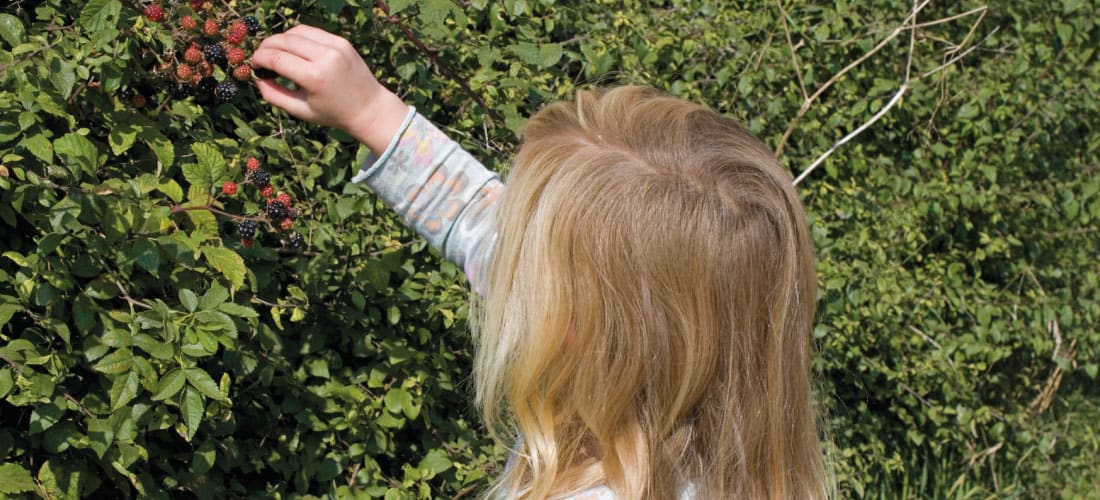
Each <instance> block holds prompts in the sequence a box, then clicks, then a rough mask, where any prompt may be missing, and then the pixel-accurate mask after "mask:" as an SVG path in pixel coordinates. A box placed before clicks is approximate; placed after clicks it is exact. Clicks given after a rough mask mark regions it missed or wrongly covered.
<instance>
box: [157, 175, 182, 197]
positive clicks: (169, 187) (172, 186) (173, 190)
mask: <svg viewBox="0 0 1100 500" xmlns="http://www.w3.org/2000/svg"><path fill="white" fill-rule="evenodd" d="M157 190H158V191H160V192H162V193H164V195H165V196H167V197H168V199H170V200H172V201H174V202H177V203H178V202H179V201H180V200H183V188H181V187H180V185H179V183H177V182H176V181H174V180H172V179H161V181H160V184H158V185H157Z"/></svg>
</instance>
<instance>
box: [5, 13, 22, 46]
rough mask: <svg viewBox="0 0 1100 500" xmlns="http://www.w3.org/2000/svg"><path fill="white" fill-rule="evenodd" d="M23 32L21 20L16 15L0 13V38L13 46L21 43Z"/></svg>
mask: <svg viewBox="0 0 1100 500" xmlns="http://www.w3.org/2000/svg"><path fill="white" fill-rule="evenodd" d="M25 32H26V30H25V29H24V28H23V21H20V20H19V18H18V17H15V16H13V15H11V14H0V38H3V39H4V41H6V42H8V45H11V46H12V47H15V46H16V45H19V44H21V43H23V34H24V33H25Z"/></svg>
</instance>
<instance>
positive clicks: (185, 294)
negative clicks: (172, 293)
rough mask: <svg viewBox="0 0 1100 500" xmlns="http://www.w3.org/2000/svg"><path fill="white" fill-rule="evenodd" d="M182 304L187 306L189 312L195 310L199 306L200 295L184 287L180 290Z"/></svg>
mask: <svg viewBox="0 0 1100 500" xmlns="http://www.w3.org/2000/svg"><path fill="white" fill-rule="evenodd" d="M179 296H180V304H183V307H186V308H187V310H188V311H189V312H195V309H198V307H199V296H198V295H195V292H192V291H191V290H188V289H186V288H183V289H181V290H180V291H179Z"/></svg>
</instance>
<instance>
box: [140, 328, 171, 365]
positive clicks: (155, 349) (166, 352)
mask: <svg viewBox="0 0 1100 500" xmlns="http://www.w3.org/2000/svg"><path fill="white" fill-rule="evenodd" d="M134 345H136V346H138V347H139V348H141V350H143V351H145V352H147V353H149V354H150V355H151V356H153V357H154V358H157V359H172V356H173V355H174V354H175V353H176V350H175V349H174V348H173V347H172V344H169V343H167V342H161V341H158V340H156V339H154V338H153V337H150V336H148V335H146V334H144V333H139V334H137V335H134Z"/></svg>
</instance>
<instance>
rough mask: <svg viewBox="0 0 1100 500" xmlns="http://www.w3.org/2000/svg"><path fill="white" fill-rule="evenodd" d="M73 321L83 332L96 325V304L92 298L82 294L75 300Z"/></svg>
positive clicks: (90, 329)
mask: <svg viewBox="0 0 1100 500" xmlns="http://www.w3.org/2000/svg"><path fill="white" fill-rule="evenodd" d="M73 323H74V324H75V325H76V329H77V330H80V332H81V333H88V332H90V331H92V328H95V325H96V306H95V302H92V299H89V298H88V297H87V296H86V295H84V294H81V295H78V296H77V297H76V300H74V301H73Z"/></svg>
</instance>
